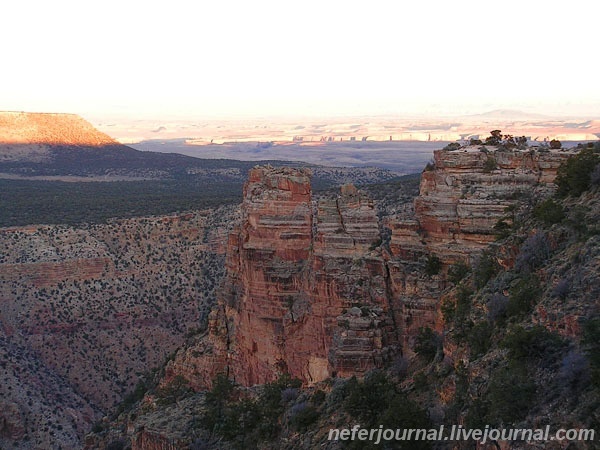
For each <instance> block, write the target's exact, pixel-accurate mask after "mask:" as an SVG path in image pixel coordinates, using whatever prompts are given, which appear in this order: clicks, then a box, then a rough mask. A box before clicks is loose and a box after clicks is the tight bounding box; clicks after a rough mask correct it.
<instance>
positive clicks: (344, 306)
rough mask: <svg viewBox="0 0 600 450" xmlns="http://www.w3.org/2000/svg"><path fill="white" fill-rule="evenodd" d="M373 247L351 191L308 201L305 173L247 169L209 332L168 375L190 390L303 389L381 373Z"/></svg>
mask: <svg viewBox="0 0 600 450" xmlns="http://www.w3.org/2000/svg"><path fill="white" fill-rule="evenodd" d="M379 240H380V234H379V227H378V221H377V215H376V209H375V205H374V204H373V202H372V201H370V200H369V199H367V198H365V197H364V196H363V195H362V194H361V193H360V192H359V191H358V190H357V189H356V188H354V187H353V186H344V187H342V189H341V192H340V194H339V195H337V196H334V197H329V198H322V199H319V200H318V201H316V200H314V199H313V198H312V192H311V186H310V174H309V172H308V171H305V170H301V169H274V168H271V167H259V168H255V169H253V170H252V171H251V172H250V175H249V180H248V182H247V183H246V185H245V187H244V203H243V204H242V217H241V223H240V224H239V225H238V226H237V227H236V228H235V230H234V232H233V233H232V234H231V235H230V238H229V245H228V254H227V274H228V275H227V278H226V281H225V283H224V288H223V289H222V291H221V294H220V301H219V305H218V308H216V309H215V310H213V312H212V313H211V319H210V323H211V325H210V332H209V334H208V336H207V337H205V338H204V339H201V340H200V342H199V343H197V344H196V345H195V346H194V347H192V348H189V349H187V350H185V351H183V352H181V353H180V354H179V355H178V357H177V358H176V359H175V361H173V362H172V363H170V365H169V366H168V373H169V374H170V376H174V375H176V374H183V375H184V376H186V377H187V378H188V379H190V381H192V384H195V385H196V387H201V386H208V385H210V382H211V380H212V378H213V377H214V376H215V375H216V374H217V373H219V372H224V373H227V374H228V375H229V376H230V377H232V378H233V379H234V380H236V381H237V382H239V383H241V384H243V385H253V384H258V383H265V382H268V381H272V380H273V379H275V378H276V377H277V376H278V375H279V374H281V373H288V374H290V375H292V376H294V377H298V378H300V379H301V380H303V381H304V382H305V383H307V384H311V383H314V382H318V381H321V380H323V379H325V378H328V377H330V376H332V375H343V376H345V375H348V374H350V373H362V372H364V371H366V370H369V369H371V368H373V367H379V366H381V365H382V364H383V361H384V359H385V358H387V357H388V353H390V352H392V351H393V350H392V347H393V343H394V339H391V338H390V336H391V335H393V331H392V330H393V328H394V327H393V323H392V322H391V320H390V315H389V314H388V308H389V307H388V302H387V287H386V268H385V263H384V260H383V257H382V254H381V252H380V251H375V248H376V246H377V244H378V241H379ZM224 349H225V350H226V354H225V355H224V354H223V350H224ZM194 355H195V356H194ZM190 373H194V374H196V376H195V377H189V375H190Z"/></svg>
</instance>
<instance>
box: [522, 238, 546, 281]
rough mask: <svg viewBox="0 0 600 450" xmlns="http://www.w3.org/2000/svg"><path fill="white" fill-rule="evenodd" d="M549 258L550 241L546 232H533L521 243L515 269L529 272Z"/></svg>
mask: <svg viewBox="0 0 600 450" xmlns="http://www.w3.org/2000/svg"><path fill="white" fill-rule="evenodd" d="M549 258H550V243H549V242H548V237H547V236H546V233H543V232H538V233H535V234H532V235H531V236H529V237H528V238H527V239H526V240H525V242H523V244H522V245H521V248H520V252H519V255H518V256H517V259H516V261H515V270H516V271H517V272H525V273H529V272H531V271H532V270H534V269H536V268H538V267H540V266H542V265H543V264H544V263H545V262H546V261H548V259H549Z"/></svg>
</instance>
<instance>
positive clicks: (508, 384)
mask: <svg viewBox="0 0 600 450" xmlns="http://www.w3.org/2000/svg"><path fill="white" fill-rule="evenodd" d="M535 396H536V387H535V383H534V382H533V379H532V378H531V377H529V376H528V374H527V371H526V369H525V368H524V367H523V366H519V365H512V366H509V367H506V368H503V369H499V370H496V371H495V372H494V374H493V375H492V377H491V378H490V384H489V388H488V393H487V400H488V402H489V403H488V404H489V410H488V413H487V416H488V420H489V422H491V423H495V424H500V423H504V424H509V423H512V424H514V423H516V422H518V421H519V420H521V419H524V418H525V417H526V416H527V412H528V411H529V409H530V408H531V406H532V405H533V402H534V400H535ZM489 422H487V423H489Z"/></svg>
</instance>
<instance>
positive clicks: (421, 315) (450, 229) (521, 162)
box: [389, 146, 573, 352]
mask: <svg viewBox="0 0 600 450" xmlns="http://www.w3.org/2000/svg"><path fill="white" fill-rule="evenodd" d="M572 154H573V153H572V152H569V151H542V152H540V151H536V150H530V149H528V150H523V151H519V150H515V151H501V150H500V149H498V148H496V147H492V146H488V147H487V149H485V150H483V151H482V150H481V146H468V147H465V148H462V149H459V150H454V151H450V150H437V151H435V152H434V160H433V166H432V167H430V169H431V170H426V171H424V172H423V174H422V176H421V186H420V192H419V196H418V197H417V198H416V199H415V201H414V209H415V214H414V217H409V218H402V219H401V220H396V221H394V220H391V221H390V222H389V227H390V228H391V230H392V237H391V243H390V248H391V251H392V254H393V258H392V261H391V262H390V263H389V266H390V285H391V291H392V293H393V294H392V303H393V308H392V309H393V311H394V312H395V314H396V321H397V323H398V325H399V326H400V327H401V329H402V337H403V348H404V351H405V352H410V349H411V348H412V346H413V344H414V337H415V336H416V335H417V333H418V330H419V329H420V328H421V327H431V328H437V329H439V330H441V328H442V324H441V323H440V314H439V304H440V301H439V300H440V296H441V294H442V291H443V290H444V289H445V288H446V287H448V283H447V281H446V272H447V269H448V267H449V266H450V265H452V264H455V263H457V262H464V263H466V264H473V263H474V262H475V261H476V259H477V258H478V256H479V255H480V254H481V252H482V251H483V250H484V249H485V248H486V247H487V246H488V245H489V244H490V243H491V242H493V241H494V240H495V239H496V238H497V235H498V224H499V223H501V222H505V223H506V224H508V225H509V224H510V223H511V222H512V216H511V213H510V206H511V205H513V204H515V202H516V201H517V199H518V198H519V197H520V196H522V195H529V194H534V195H535V194H539V195H547V194H548V193H549V192H551V191H552V190H553V189H554V186H553V181H554V179H555V178H556V172H557V170H558V167H559V166H560V164H561V163H562V162H563V161H564V160H565V159H566V158H568V157H569V156H571V155H572ZM434 256H435V257H437V258H439V260H440V262H441V268H440V271H439V274H437V275H432V276H424V275H423V264H422V262H423V261H424V260H426V259H427V258H430V257H434Z"/></svg>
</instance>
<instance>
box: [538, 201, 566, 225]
mask: <svg viewBox="0 0 600 450" xmlns="http://www.w3.org/2000/svg"><path fill="white" fill-rule="evenodd" d="M533 216H534V217H535V218H536V219H539V220H541V221H542V222H544V224H546V225H553V224H555V223H560V222H562V221H563V219H564V218H565V210H564V208H563V207H562V205H561V204H560V203H556V202H555V201H554V200H552V199H551V198H548V199H546V200H544V201H543V202H541V203H539V204H538V205H536V207H535V208H533Z"/></svg>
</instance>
